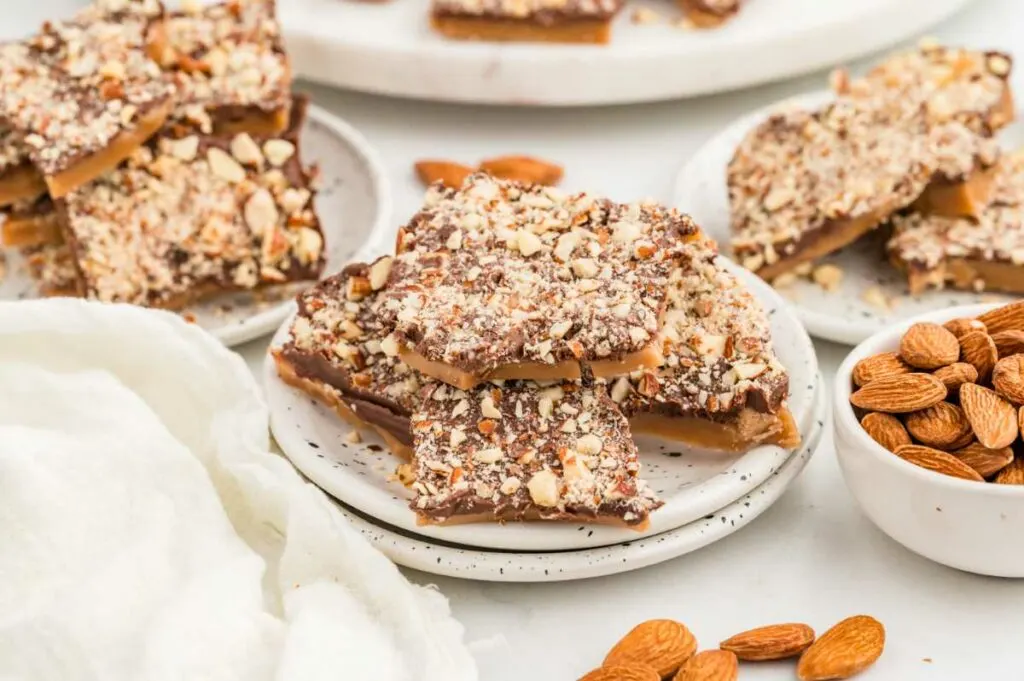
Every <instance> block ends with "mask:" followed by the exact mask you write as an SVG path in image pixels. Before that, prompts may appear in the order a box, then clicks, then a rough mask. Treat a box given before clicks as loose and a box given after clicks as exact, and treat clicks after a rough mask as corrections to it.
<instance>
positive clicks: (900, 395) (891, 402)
mask: <svg viewBox="0 0 1024 681" xmlns="http://www.w3.org/2000/svg"><path fill="white" fill-rule="evenodd" d="M944 399H946V386H944V385H942V381H940V380H939V379H937V378H935V377H934V376H932V375H931V374H903V375H897V376H888V377H885V378H878V379H875V380H874V381H871V382H870V383H868V384H867V385H865V386H864V387H862V388H861V389H860V390H858V391H857V392H855V393H853V394H852V395H850V402H851V403H853V406H855V407H859V408H861V409H867V410H868V411H881V412H885V413H886V414H906V413H909V412H912V411H919V410H921V409H927V408H928V407H931V406H932V405H935V404H938V403H939V402H941V401H942V400H944Z"/></svg>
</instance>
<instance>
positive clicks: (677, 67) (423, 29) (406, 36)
mask: <svg viewBox="0 0 1024 681" xmlns="http://www.w3.org/2000/svg"><path fill="white" fill-rule="evenodd" d="M970 1H971V0H858V2H822V0H752V1H751V2H749V3H747V4H746V5H745V6H744V7H743V9H742V11H741V12H740V14H739V15H738V16H737V17H736V18H735V19H733V20H732V21H730V22H729V23H727V24H725V25H724V26H722V27H720V28H717V29H714V30H707V31H693V30H683V29H681V28H679V27H678V26H676V25H674V24H675V22H676V21H677V20H678V19H679V18H680V16H681V13H680V10H679V9H678V8H677V7H676V4H675V2H673V1H672V0H631V2H630V3H629V4H628V5H627V7H626V8H625V9H624V11H623V12H622V13H621V14H620V15H619V17H618V18H617V20H616V21H615V25H614V27H613V30H612V39H611V42H610V43H609V44H608V45H604V46H594V45H553V44H538V43H517V44H513V43H482V42H464V41H453V40H448V39H445V38H443V37H441V36H440V35H437V34H435V33H434V32H433V31H432V30H431V29H430V27H429V23H428V4H429V3H428V2H425V1H420V2H405V1H400V0H390V1H387V2H358V1H356V0H289V2H287V3H284V2H282V3H279V12H280V16H281V20H282V23H283V25H284V30H285V37H286V40H287V44H288V48H289V50H290V53H291V56H292V61H293V64H294V67H295V70H296V73H297V74H298V75H299V76H301V77H304V78H308V79H310V80H314V81H319V82H322V83H326V84H329V85H337V86H341V87H346V88H351V89H354V90H362V91H367V92H374V93H381V94H388V95H398V96H403V97H414V98H419V99H429V100H442V101H452V102H467V103H478V104H515V105H531V106H567V105H603V104H621V103H629V102H642V101H656V100H665V99H675V98H681V97H693V96H696V95H703V94H709V93H713V92H722V91H726V90H734V89H738V88H743V87H749V86H752V85H756V84H760V83H765V82H769V81H773V80H780V79H783V78H789V77H792V76H796V75H799V74H803V73H809V72H811V71H814V70H816V69H821V68H825V67H827V66H831V65H833V64H837V63H840V62H843V61H848V60H851V59H855V58H857V57H860V56H863V55H866V54H869V53H871V52H875V51H879V50H882V49H884V48H886V47H889V46H891V45H893V44H895V43H897V42H899V41H901V40H904V39H906V38H909V37H912V36H914V35H916V34H918V33H920V32H921V31H923V30H925V29H927V28H928V27H930V26H931V25H933V24H935V23H937V22H939V21H941V20H943V19H945V18H947V17H949V16H950V15H952V14H953V13H954V12H955V11H957V10H958V9H960V8H962V7H964V6H965V5H967V4H968V3H969V2H970ZM640 6H643V7H647V8H649V9H652V10H654V11H656V12H657V13H658V14H659V15H660V16H661V18H662V20H661V21H659V22H657V23H654V24H644V25H638V24H634V23H632V21H631V19H630V17H631V15H632V13H633V11H634V10H635V9H636V8H637V7H640Z"/></svg>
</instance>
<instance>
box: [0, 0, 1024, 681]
mask: <svg viewBox="0 0 1024 681" xmlns="http://www.w3.org/2000/svg"><path fill="white" fill-rule="evenodd" d="M280 1H281V2H289V1H290V0H280ZM393 1H396V2H398V1H400V2H406V1H408V0H393ZM757 1H762V0H757ZM763 1H767V0H763ZM824 1H831V2H839V1H842V0H824ZM8 4H11V5H15V4H16V5H17V9H16V10H15V13H16V16H15V17H14V20H13V21H12V22H9V23H7V25H6V27H5V28H4V29H2V31H0V32H2V33H4V34H7V33H11V31H12V30H14V28H13V27H14V26H15V25H18V24H21V23H22V21H31V22H34V21H35V20H36V19H37V18H40V17H43V16H47V15H50V16H52V15H53V14H54V11H55V9H57V8H59V7H61V6H68V5H70V4H76V3H75V2H74V0H51V1H50V2H42V1H37V2H34V3H13V2H11V3H8ZM8 9H9V10H11V9H14V8H13V7H9V8H8ZM8 18H11V17H10V15H8ZM22 25H24V24H22ZM19 32H20V31H19ZM931 33H933V34H935V35H937V36H939V37H940V38H941V39H943V40H944V41H947V42H950V43H960V44H965V45H969V46H972V47H978V48H990V47H991V48H999V49H1004V50H1009V51H1011V52H1014V51H1016V52H1017V56H1018V58H1019V59H1020V61H1021V62H1024V2H1021V0H979V1H978V2H977V3H976V4H975V5H974V6H972V7H971V8H970V9H968V10H966V11H965V12H963V13H961V14H960V15H958V16H956V17H955V18H954V19H952V20H951V21H948V22H946V23H945V24H944V25H942V26H940V27H938V28H936V29H934V30H933V31H931ZM1018 48H1019V49H1018ZM637 77H651V78H655V77H657V74H638V76H637ZM1014 80H1015V85H1016V86H1017V87H1016V89H1017V91H1018V92H1024V88H1022V87H1021V86H1022V85H1024V69H1019V70H1018V72H1017V74H1016V76H1015V78H1014ZM824 82H825V74H823V73H822V74H817V75H815V76H810V77H807V78H803V79H799V80H795V81H789V82H786V83H783V84H778V85H773V86H767V87H762V88H757V89H754V90H749V91H746V92H743V93H737V94H729V95H722V96H716V97H711V98H704V99H697V100H691V101H685V102H675V103H664V104H654V105H643V106H632V107H617V108H601V109H585V110H584V109H571V110H538V109H514V108H506V109H490V108H478V107H465V106H451V105H435V104H425V103H416V102H409V101H402V100H394V99H384V98H379V97H372V96H366V95H360V94H355V93H343V92H336V91H328V90H325V89H321V88H316V87H310V88H308V89H309V90H310V91H311V92H312V93H313V95H314V98H315V101H316V102H317V103H319V104H320V105H322V106H325V107H327V108H328V109H330V110H331V111H332V112H334V113H336V114H338V115H340V116H342V117H343V118H345V119H347V120H348V121H349V122H351V123H353V124H354V125H355V126H356V127H357V128H359V129H360V130H361V131H362V132H363V133H364V134H365V135H366V137H367V138H368V139H369V141H370V143H371V144H373V145H374V146H375V147H376V148H377V149H378V151H379V152H380V154H381V155H382V157H383V159H384V162H385V166H386V170H387V171H388V173H389V176H390V179H391V181H392V183H393V184H394V186H395V194H396V214H395V217H394V220H393V222H394V224H395V225H396V226H397V225H398V223H399V221H400V220H401V218H402V217H403V216H408V215H409V214H411V212H412V211H413V210H415V208H416V207H417V205H418V202H419V196H420V194H421V189H420V187H419V186H418V185H417V183H416V182H415V180H414V178H413V175H412V171H411V164H412V162H413V160H415V159H419V158H426V157H442V158H452V159H456V160H461V161H465V162H467V163H472V162H474V161H476V160H478V159H480V158H482V157H487V156H493V155H499V154H504V153H517V154H535V155H538V156H542V157H545V158H550V159H552V160H555V161H557V162H559V163H562V164H563V165H565V167H566V181H565V184H564V186H565V187H566V188H569V189H582V188H586V189H588V190H592V191H595V192H598V193H605V194H608V195H610V196H612V197H614V198H616V199H620V200H630V199H636V198H642V197H654V198H656V199H660V200H663V201H668V200H669V198H670V187H671V184H672V180H673V177H674V175H675V173H676V171H677V170H678V169H679V167H680V166H681V165H682V163H683V162H684V161H685V160H686V159H687V157H688V155H689V154H691V153H692V152H693V151H694V150H695V149H697V148H698V146H699V145H700V144H701V143H702V142H703V141H704V140H705V139H706V138H707V137H709V136H710V135H711V134H712V133H714V132H715V131H716V130H718V129H719V128H721V127H722V126H723V125H725V124H726V123H727V122H729V121H730V120H732V119H733V118H735V117H736V116H738V115H740V114H742V113H744V112H745V111H748V110H750V109H753V108H757V107H761V106H763V105H765V104H768V103H771V102H773V101H776V100H778V99H781V98H783V97H786V96H790V95H793V94H796V93H799V92H803V91H806V90H812V89H817V88H820V87H821V86H822V85H823V84H824ZM683 208H685V206H683ZM816 345H817V349H818V353H819V358H820V361H821V365H822V368H823V370H824V372H825V373H826V380H827V382H828V383H829V384H830V385H831V378H832V377H831V375H829V374H830V373H831V372H832V371H834V370H835V368H836V367H837V366H838V363H839V361H840V360H841V358H842V357H843V356H844V354H845V349H844V348H841V347H839V346H836V345H832V344H826V343H820V342H819V343H817V344H816ZM265 346H266V342H265V341H263V342H257V343H253V344H250V345H248V346H246V347H245V348H244V349H243V354H244V355H245V356H246V358H247V359H249V360H250V362H251V363H253V366H254V367H255V366H256V364H258V362H259V361H260V360H261V357H262V354H263V351H264V349H265ZM1016 541H1024V537H1011V536H1008V537H1007V542H1016ZM407 574H408V575H409V577H410V578H411V579H413V580H415V581H417V582H421V583H434V584H437V585H438V586H439V587H440V588H441V590H442V591H443V592H444V593H445V594H446V595H447V596H448V597H449V598H450V599H451V602H452V607H453V609H454V612H455V614H456V616H457V617H458V618H459V619H460V620H461V621H462V622H463V623H464V624H465V626H466V628H467V639H468V640H470V641H473V640H480V639H486V638H489V637H492V636H495V635H501V636H503V637H504V640H505V641H507V645H504V646H497V647H495V648H492V649H491V651H490V652H489V653H487V654H484V655H483V656H482V660H481V662H482V667H481V669H482V673H483V674H482V676H483V678H484V679H485V681H513V680H515V681H521V680H522V679H535V680H537V681H571V679H575V678H577V677H579V676H580V675H582V674H583V673H584V672H586V671H587V670H588V669H590V668H591V667H593V666H596V665H597V664H599V663H600V661H601V658H602V656H603V654H604V652H605V651H606V650H607V649H608V648H609V647H610V646H611V645H612V644H613V643H614V642H615V640H616V639H617V638H618V637H619V636H620V635H621V634H622V633H624V632H625V631H626V630H628V629H629V628H630V627H632V626H633V625H634V624H636V623H637V622H639V621H641V620H644V619H648V618H652V617H671V618H676V619H679V620H681V621H683V622H685V623H686V624H687V625H689V626H690V628H691V629H692V630H693V631H694V632H695V634H696V635H697V638H698V640H699V641H700V642H701V644H702V645H703V646H706V647H714V646H716V645H717V642H718V641H719V640H721V639H722V638H725V637H726V636H728V635H731V634H733V633H735V632H737V631H739V630H741V629H745V628H748V627H752V626H756V625H760V624H765V623H770V622H776V621H804V622H807V623H809V624H811V625H813V626H814V627H815V628H816V629H818V630H819V631H823V630H824V629H825V628H826V627H828V626H830V625H831V624H832V623H834V622H835V621H837V620H839V619H841V618H843V617H845V616H848V615H851V614H856V613H868V614H872V615H874V616H875V617H877V618H879V619H880V620H881V621H882V622H883V623H884V624H885V625H886V628H887V633H888V644H887V647H886V652H885V655H884V656H883V658H882V659H881V660H880V662H879V663H878V664H877V665H876V667H875V668H874V669H873V670H871V671H870V672H868V673H867V674H865V675H863V676H862V677H859V678H862V679H864V680H865V681H871V680H888V679H892V680H896V679H898V680H899V681H915V680H917V679H922V680H923V679H928V680H936V681H954V680H955V681H973V680H974V679H1007V680H1016V679H1024V582H1021V581H1009V580H999V579H991V578H983V577H976V576H972V575H967V574H962V573H958V572H955V571H953V570H950V569H947V568H944V567H941V566H938V565H934V564H932V563H929V562H928V561H926V560H924V559H922V558H918V557H917V556H915V555H913V554H911V553H909V552H907V551H906V550H904V549H903V548H902V547H900V546H899V545H897V544H895V543H894V542H892V541H891V540H889V539H888V538H887V537H885V536H884V535H882V534H881V533H880V532H879V531H877V530H876V529H875V528H874V527H873V526H872V525H871V524H870V523H869V522H868V521H867V520H866V519H865V518H864V517H863V516H861V515H860V513H859V512H858V511H857V509H856V507H855V506H854V505H853V501H852V499H851V498H850V496H849V495H848V493H847V492H846V489H845V488H844V486H843V483H842V479H841V477H840V474H839V469H838V467H837V465H836V462H835V459H834V455H833V451H832V445H831V438H828V439H826V441H825V443H824V444H823V446H822V448H821V449H820V451H819V452H818V455H817V457H816V458H815V459H814V460H812V462H811V463H810V465H809V467H808V469H807V470H806V472H805V473H804V474H803V476H802V477H801V478H799V479H798V481H797V482H796V483H795V484H794V485H793V487H792V488H791V490H790V491H789V492H788V493H787V494H786V495H785V496H784V497H783V498H782V500H781V501H779V502H778V504H777V505H776V506H775V507H774V508H772V509H771V510H770V511H768V512H767V513H766V514H765V515H764V516H762V517H761V518H759V519H758V520H756V521H754V522H753V523H752V524H751V525H750V526H749V527H747V528H746V529H744V530H742V531H740V532H739V533H737V534H735V535H733V536H731V537H729V538H727V539H725V540H724V541H722V542H720V543H718V544H715V545H713V546H711V547H709V548H706V549H704V550H702V551H699V552H697V553H695V554H692V555H690V556H685V557H682V558H679V559H677V560H674V561H671V562H669V563H665V564H662V565H660V566H656V567H652V568H648V569H645V570H641V571H638V572H634V573H629V574H624V575H619V576H615V577H608V578H601V579H594V580H588V581H582V582H570V583H558V584H547V585H511V584H485V583H474V582H468V581H460V580H453V579H444V578H435V577H433V576H430V575H426V574H422V573H415V572H408V573H407ZM741 678H742V679H753V680H757V679H762V680H765V681H767V680H770V679H792V678H795V677H794V674H793V672H792V669H791V665H788V664H777V665H775V664H770V665H766V666H744V667H743V668H742V669H741Z"/></svg>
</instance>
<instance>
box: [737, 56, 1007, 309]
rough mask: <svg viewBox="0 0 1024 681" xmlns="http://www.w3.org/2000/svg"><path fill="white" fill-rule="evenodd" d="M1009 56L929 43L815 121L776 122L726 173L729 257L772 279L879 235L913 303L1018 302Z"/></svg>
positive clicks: (843, 89) (843, 82)
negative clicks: (968, 296) (945, 296)
mask: <svg viewBox="0 0 1024 681" xmlns="http://www.w3.org/2000/svg"><path fill="white" fill-rule="evenodd" d="M1012 66H1013V64H1012V62H1011V60H1010V57H1009V56H1007V55H1005V54H1002V53H998V52H976V51H970V50H963V49H954V48H947V47H942V46H940V45H938V44H935V43H933V42H925V43H923V44H922V45H921V47H920V49H919V50H917V51H914V52H910V53H906V54H897V55H895V56H892V57H890V58H889V59H887V60H886V61H885V62H883V63H882V64H880V65H879V66H877V67H875V68H874V69H873V70H871V71H870V72H869V73H868V74H867V75H866V76H864V77H863V78H859V79H856V80H852V81H851V80H850V79H849V78H848V77H846V76H845V74H843V73H842V72H840V73H839V76H838V77H837V78H835V79H834V83H833V85H834V88H835V90H836V92H837V98H836V99H835V101H833V102H832V103H831V104H829V105H828V106H826V107H824V108H822V109H819V110H817V111H806V110H802V109H794V110H791V111H787V112H783V113H779V114H777V115H774V116H771V117H770V118H769V119H768V120H766V121H765V122H764V123H763V124H761V125H760V126H758V127H757V128H755V129H754V130H753V131H751V132H750V134H748V135H747V137H746V138H745V139H744V140H743V142H742V143H741V144H740V146H739V148H738V149H737V150H736V153H735V155H734V157H733V159H732V161H731V163H730V164H729V169H728V185H729V198H730V205H731V210H732V231H733V240H732V247H733V250H734V252H735V253H736V256H737V259H738V260H739V261H740V262H742V263H743V264H744V265H745V266H746V267H748V268H749V269H751V270H753V271H754V272H757V273H758V274H759V275H761V276H762V277H764V278H765V279H768V280H779V279H780V278H784V277H790V276H792V275H793V274H801V273H806V272H808V271H809V270H810V267H811V265H812V264H813V263H814V262H816V261H817V260H818V259H820V258H822V257H824V256H826V255H828V254H830V253H833V252H835V251H837V250H839V249H841V248H843V247H844V246H847V245H849V244H851V243H853V242H854V241H856V240H858V239H860V238H861V237H863V236H864V235H867V234H872V233H876V232H877V231H879V230H882V231H883V234H884V235H885V237H886V239H887V245H886V251H887V254H888V257H889V260H890V261H891V262H892V264H893V265H895V266H896V267H897V268H898V269H899V270H900V271H901V272H903V273H905V274H906V276H907V279H908V285H909V288H910V291H911V292H912V293H915V294H916V293H919V292H921V291H923V290H925V289H927V288H929V287H938V288H941V287H944V286H947V285H949V286H953V287H956V288H962V289H967V290H985V289H988V290H1002V291H1009V292H1016V293H1024V269H1022V268H1024V160H1022V158H1021V156H1020V154H1015V155H1005V154H1003V153H1002V152H1001V150H1000V148H999V146H998V144H997V143H996V141H995V139H994V138H993V136H994V134H995V133H996V132H997V131H998V130H999V129H1000V128H1002V127H1004V126H1006V125H1007V124H1008V123H1009V122H1010V121H1012V120H1013V116H1014V108H1013V98H1012V96H1011V93H1010V85H1009V78H1010V73H1011V71H1012Z"/></svg>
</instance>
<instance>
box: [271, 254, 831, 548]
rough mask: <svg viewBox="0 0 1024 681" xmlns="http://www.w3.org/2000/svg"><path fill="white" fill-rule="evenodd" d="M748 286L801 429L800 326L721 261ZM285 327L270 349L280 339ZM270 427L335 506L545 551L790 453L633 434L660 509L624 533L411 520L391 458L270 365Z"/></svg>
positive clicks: (674, 511) (571, 526) (721, 490)
mask: <svg viewBox="0 0 1024 681" xmlns="http://www.w3.org/2000/svg"><path fill="white" fill-rule="evenodd" d="M728 266H729V268H730V269H731V270H733V271H734V272H738V273H739V275H740V276H741V277H742V278H743V279H744V281H746V282H747V284H748V285H749V286H751V287H752V288H753V290H754V291H755V293H756V295H757V296H758V298H759V299H760V300H761V302H762V304H763V305H764V306H765V309H766V310H768V311H770V313H771V319H772V333H773V338H774V340H775V346H776V349H777V352H778V354H779V358H780V360H781V361H782V363H783V365H784V366H786V367H787V368H788V369H789V371H790V375H791V376H790V392H791V394H790V408H791V410H792V412H793V415H794V417H795V418H796V419H797V423H798V424H799V426H800V428H801V430H802V431H806V430H807V429H808V428H809V426H810V419H811V414H812V412H813V409H814V400H815V391H816V389H817V380H816V379H817V375H818V368H817V360H816V358H815V354H814V348H813V346H812V345H811V342H810V339H809V338H808V337H807V334H806V332H805V331H804V330H803V327H802V326H801V325H800V323H799V322H798V321H797V320H796V318H795V317H794V316H793V315H792V314H791V313H789V312H788V310H787V308H786V306H785V304H784V303H783V302H782V300H781V299H780V298H779V297H778V296H777V295H776V294H775V293H774V292H773V291H772V290H771V288H770V287H768V286H767V285H765V284H764V283H763V282H761V281H760V280H759V279H757V278H756V277H754V276H753V275H751V274H750V273H748V272H745V271H743V270H742V269H741V268H740V267H738V266H736V265H734V264H732V263H728ZM286 335H287V325H285V326H282V329H281V330H280V331H279V332H278V334H277V335H276V336H275V338H274V341H273V343H272V345H274V346H276V345H279V344H280V343H282V342H283V341H284V339H285V337H286ZM264 381H265V388H266V392H267V400H268V402H269V405H270V413H271V427H272V429H273V432H274V436H275V438H276V439H277V441H278V443H279V444H280V445H281V449H282V450H283V451H284V452H285V454H286V455H287V456H288V458H289V459H291V461H292V463H294V464H295V466H296V467H297V468H298V469H299V470H301V471H302V472H303V473H304V474H305V475H306V476H307V477H308V478H310V479H311V480H312V481H313V482H315V483H316V484H317V485H319V486H320V487H321V488H323V489H324V490H326V491H327V492H328V493H329V494H331V495H332V496H334V497H336V498H337V499H339V500H341V501H342V502H344V503H345V504H347V505H349V506H351V507H353V508H355V509H357V510H358V511H360V512H362V513H365V514H366V515H368V516H370V517H372V518H376V519H378V520H380V521H382V522H384V523H387V524H389V525H393V526H395V527H398V528H401V529H403V530H405V531H407V532H413V533H416V534H419V535H422V536H427V537H432V538H435V539H442V540H444V541H448V542H453V543H456V544H461V545H463V546H476V547H484V548H496V549H505V550H522V551H554V550H565V549H578V548H585V547H594V546H607V545H610V544H615V543H618V542H622V541H629V540H635V539H637V538H639V537H643V536H651V535H654V534H658V533H660V532H664V531H666V530H671V529H674V528H676V527H680V526H681V525H684V524H686V523H689V522H692V521H694V520H696V519H698V518H701V517H703V516H705V515H707V514H708V513H710V512H712V511H714V510H715V509H718V508H721V507H723V506H725V505H726V504H728V503H730V502H732V501H734V500H736V499H738V498H739V497H741V496H743V495H744V494H747V493H748V492H750V490H752V489H754V488H755V487H756V486H758V485H759V484H761V483H762V482H764V481H765V480H767V479H768V477H769V476H770V475H772V474H773V473H774V472H775V471H777V470H778V469H779V467H780V466H781V465H782V464H783V463H784V462H785V461H786V459H787V458H789V456H790V452H787V451H786V450H784V449H782V448H780V447H777V446H774V445H765V446H762V447H757V448H755V449H753V450H751V451H750V452H747V453H745V454H730V453H721V452H710V451H700V450H695V449H688V448H684V447H682V446H680V445H679V444H678V443H672V442H668V441H664V440H658V439H654V438H646V437H645V438H640V439H639V440H638V445H639V448H640V452H641V454H642V455H643V465H644V469H643V473H642V475H643V477H644V479H646V480H647V481H649V482H650V483H651V485H652V487H653V488H654V489H655V490H656V491H657V492H658V494H659V496H660V497H661V498H662V499H663V500H664V501H665V506H664V507H662V508H661V509H659V510H658V511H657V512H655V513H654V514H652V515H651V523H650V527H649V528H648V529H647V530H646V531H645V532H644V533H642V534H638V533H637V532H635V531H633V530H629V529H623V528H614V527H603V526H592V525H583V524H576V523H508V524H506V525H504V526H497V525H494V524H489V523H474V524H467V525H452V526H435V525H427V526H419V525H417V524H416V517H415V514H414V513H413V512H412V511H411V510H410V509H409V507H408V503H409V501H408V500H409V498H410V494H409V493H408V492H407V490H405V489H404V488H403V487H402V486H401V485H400V484H398V483H397V482H394V481H393V480H391V479H390V478H391V477H392V474H393V473H394V469H395V466H396V464H397V460H396V459H395V458H394V457H393V456H392V455H391V454H390V453H389V452H388V451H387V450H386V449H385V448H384V447H383V446H382V445H381V443H380V441H379V440H376V439H375V438H372V437H369V436H367V435H366V434H364V438H365V440H364V442H363V443H361V444H358V445H354V444H350V443H348V442H347V441H346V436H347V435H348V433H349V432H351V430H352V427H351V426H350V425H349V424H348V423H346V422H344V421H342V420H341V419H339V418H338V417H337V416H336V415H335V414H334V412H332V411H331V410H329V409H327V408H325V407H322V406H321V405H319V404H318V403H315V402H314V401H313V400H312V399H310V398H309V397H307V396H306V395H305V394H304V393H302V392H301V391H299V390H296V389H295V388H292V387H290V386H288V385H286V384H285V383H284V382H283V381H281V380H280V379H279V378H278V377H277V373H276V371H275V369H274V366H273V361H272V360H270V359H269V358H268V360H267V362H266V367H265V376H264Z"/></svg>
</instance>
